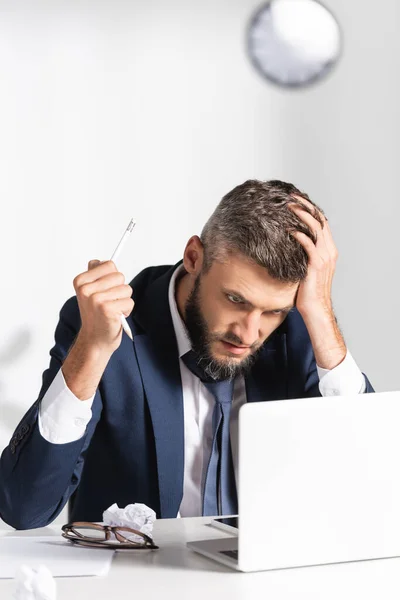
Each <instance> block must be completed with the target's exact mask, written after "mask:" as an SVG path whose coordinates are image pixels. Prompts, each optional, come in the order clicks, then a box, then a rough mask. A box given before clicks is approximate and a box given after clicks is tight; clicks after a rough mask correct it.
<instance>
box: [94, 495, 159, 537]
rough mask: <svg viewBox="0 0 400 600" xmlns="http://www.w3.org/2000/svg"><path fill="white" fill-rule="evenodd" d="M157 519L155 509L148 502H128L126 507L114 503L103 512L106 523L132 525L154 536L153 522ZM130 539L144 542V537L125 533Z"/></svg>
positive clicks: (120, 525) (131, 526) (132, 527)
mask: <svg viewBox="0 0 400 600" xmlns="http://www.w3.org/2000/svg"><path fill="white" fill-rule="evenodd" d="M155 520H156V513H155V512H154V510H152V509H151V508H149V507H148V506H146V504H140V503H136V504H128V505H127V506H125V508H119V506H118V504H113V505H112V506H110V507H109V508H107V510H105V511H104V512H103V523H104V525H111V526H119V527H130V528H131V529H137V530H138V531H141V532H142V533H145V534H146V535H148V536H149V537H150V538H153V523H154V521H155ZM123 535H124V536H125V537H127V538H128V539H130V540H132V541H135V542H138V543H142V542H143V538H141V537H139V536H138V535H135V534H128V533H126V532H125V533H124V534H123Z"/></svg>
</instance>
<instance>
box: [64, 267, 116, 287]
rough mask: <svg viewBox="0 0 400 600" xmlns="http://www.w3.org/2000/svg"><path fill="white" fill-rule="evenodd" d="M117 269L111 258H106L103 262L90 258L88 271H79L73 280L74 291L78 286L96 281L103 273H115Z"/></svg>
mask: <svg viewBox="0 0 400 600" xmlns="http://www.w3.org/2000/svg"><path fill="white" fill-rule="evenodd" d="M117 272H118V269H117V267H116V266H115V264H114V263H113V262H112V260H107V261H105V262H100V261H99V260H91V261H89V264H88V271H85V272H84V273H80V274H79V275H77V276H76V277H75V279H74V281H73V284H74V288H75V291H77V290H78V289H79V288H80V287H82V286H83V285H85V284H86V283H91V282H93V281H96V280H97V279H99V278H100V277H103V276H104V275H108V274H109V273H117Z"/></svg>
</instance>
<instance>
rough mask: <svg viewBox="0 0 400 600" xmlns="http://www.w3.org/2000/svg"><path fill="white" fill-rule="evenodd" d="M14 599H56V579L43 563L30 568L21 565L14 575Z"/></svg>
mask: <svg viewBox="0 0 400 600" xmlns="http://www.w3.org/2000/svg"><path fill="white" fill-rule="evenodd" d="M15 581H16V589H15V592H14V598H15V600H56V597H57V587H56V581H55V579H54V577H53V575H52V574H51V572H50V570H49V569H48V568H47V567H45V566H44V565H40V566H39V568H37V569H32V568H31V567H28V566H27V565H22V566H21V567H20V568H19V569H18V571H17V573H16V575H15Z"/></svg>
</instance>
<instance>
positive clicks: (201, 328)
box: [185, 275, 262, 380]
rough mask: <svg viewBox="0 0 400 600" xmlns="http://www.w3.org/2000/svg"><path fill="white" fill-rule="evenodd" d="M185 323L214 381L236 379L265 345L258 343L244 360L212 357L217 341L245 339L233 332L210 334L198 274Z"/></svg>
mask: <svg viewBox="0 0 400 600" xmlns="http://www.w3.org/2000/svg"><path fill="white" fill-rule="evenodd" d="M185 324H186V328H187V330H188V334H189V338H190V342H191V344H192V349H193V351H194V352H195V354H196V355H197V361H198V364H199V366H200V367H201V368H202V369H203V370H204V372H205V373H206V374H207V375H208V376H209V377H211V378H212V379H215V380H223V379H234V378H235V377H236V376H237V375H245V374H246V373H248V372H249V371H250V369H251V367H252V365H253V364H254V362H255V360H256V358H257V355H258V351H259V350H260V347H261V346H262V344H261V345H257V346H256V347H255V348H254V349H252V347H250V354H249V355H248V356H246V358H244V359H243V360H242V361H241V362H239V361H237V360H234V359H232V358H229V357H226V359H225V360H224V361H220V360H218V359H216V358H214V357H213V356H212V351H211V346H212V343H213V342H215V341H217V340H223V341H225V342H231V343H233V344H237V345H240V344H241V343H242V342H241V340H240V339H239V338H238V337H237V336H235V335H234V334H233V333H229V332H227V333H225V334H211V333H210V331H209V329H208V325H207V322H206V320H205V318H204V317H203V314H202V312H201V307H200V275H199V276H198V277H197V279H196V281H195V283H194V286H193V289H192V291H191V293H190V295H189V297H188V299H187V301H186V305H185Z"/></svg>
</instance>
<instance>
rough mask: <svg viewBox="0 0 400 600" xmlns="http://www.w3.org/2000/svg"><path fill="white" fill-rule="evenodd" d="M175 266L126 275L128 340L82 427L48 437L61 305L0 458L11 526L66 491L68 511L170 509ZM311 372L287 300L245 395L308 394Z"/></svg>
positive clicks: (177, 410) (68, 332)
mask: <svg viewBox="0 0 400 600" xmlns="http://www.w3.org/2000/svg"><path fill="white" fill-rule="evenodd" d="M176 266H177V265H175V266H173V267H171V266H160V267H149V268H148V269H145V270H144V271H142V272H141V273H140V274H139V275H138V276H137V277H136V278H135V279H134V280H133V282H132V284H131V285H132V287H133V289H134V297H135V309H134V311H133V313H132V314H131V316H130V317H129V318H128V323H129V325H130V327H131V329H132V332H133V335H134V341H133V342H132V341H131V340H130V339H129V338H128V336H126V335H123V336H122V342H121V345H120V347H119V348H118V350H116V351H115V352H114V354H113V355H112V357H111V359H110V361H109V363H108V365H107V368H106V370H105V372H104V374H103V377H102V379H101V382H100V384H99V387H98V389H97V392H96V395H95V399H94V402H93V407H92V412H93V416H92V419H91V421H90V423H89V424H88V426H87V428H86V432H85V435H84V436H83V437H82V438H81V439H79V440H77V441H75V442H71V443H67V444H60V445H57V444H51V443H49V442H47V441H46V440H45V439H44V438H43V437H42V436H41V435H40V432H39V428H38V410H39V405H40V402H41V399H42V398H43V396H44V394H45V393H46V391H47V389H48V388H49V386H50V384H51V382H52V381H53V379H54V377H55V375H56V374H57V372H58V371H59V369H60V367H61V365H62V363H63V361H64V359H65V358H66V356H67V353H68V351H69V349H70V347H71V345H72V343H73V341H74V339H75V337H76V335H77V333H78V331H79V329H80V324H81V322H80V315H79V309H78V304H77V301H76V297H73V298H71V299H69V300H68V301H67V302H66V303H65V305H64V306H63V308H62V310H61V312H60V320H59V323H58V325H57V328H56V332H55V345H54V347H53V348H52V350H51V351H50V356H51V361H50V365H49V368H48V369H47V370H46V371H45V372H44V373H43V385H42V388H41V390H40V394H39V398H38V400H37V401H36V402H35V403H34V404H33V406H32V407H31V408H30V409H29V411H28V412H27V413H26V414H25V416H24V417H23V419H22V421H21V422H20V424H19V425H18V427H17V429H16V431H15V432H14V434H13V436H12V439H11V441H10V444H9V445H8V446H7V447H6V448H5V450H4V452H3V454H2V456H1V460H0V516H1V517H2V519H3V520H4V521H6V522H7V523H9V524H10V525H12V526H13V527H15V528H17V529H29V528H34V527H41V526H45V525H47V524H48V523H50V522H51V521H52V520H53V519H54V518H55V517H56V516H57V515H58V513H59V512H60V511H61V510H62V508H63V507H64V505H65V504H66V502H67V501H68V500H70V518H71V520H79V521H81V520H85V521H86V520H87V521H100V520H101V519H102V512H103V510H105V509H106V508H107V507H108V506H110V505H111V504H113V503H114V502H117V503H118V505H119V506H125V505H127V504H129V503H133V502H143V503H145V504H147V505H148V506H150V507H151V508H153V509H154V510H155V511H156V513H157V516H158V517H161V518H163V517H176V515H177V512H178V510H179V506H180V503H181V500H182V494H183V470H184V423H183V397H182V384H181V377H180V367H179V357H178V348H177V344H176V339H175V334H174V329H173V325H172V319H171V314H170V310H169V303H168V286H169V282H170V279H171V276H172V274H173V271H174V269H175V268H176ZM366 381H367V391H369V392H372V391H373V389H372V387H371V385H370V383H369V382H368V380H367V379H366ZM318 382H319V379H318V374H317V370H316V364H315V359H314V355H313V350H312V347H311V343H310V339H309V336H308V333H307V330H306V327H305V325H304V322H303V320H302V318H301V316H300V314H299V313H298V312H297V311H296V310H294V311H293V312H291V313H290V314H289V315H288V316H287V318H286V320H285V321H284V323H283V324H282V325H281V326H280V327H279V328H278V329H277V330H276V331H275V332H274V333H273V334H272V336H271V337H270V338H269V340H268V341H267V342H266V343H265V344H264V346H263V348H262V350H261V352H260V356H259V358H258V360H257V361H256V363H255V364H254V366H253V368H252V371H251V373H250V375H249V376H247V377H246V392H247V400H248V402H257V401H264V400H284V399H286V398H301V397H306V396H308V397H312V396H318V395H320V392H319V389H318Z"/></svg>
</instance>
